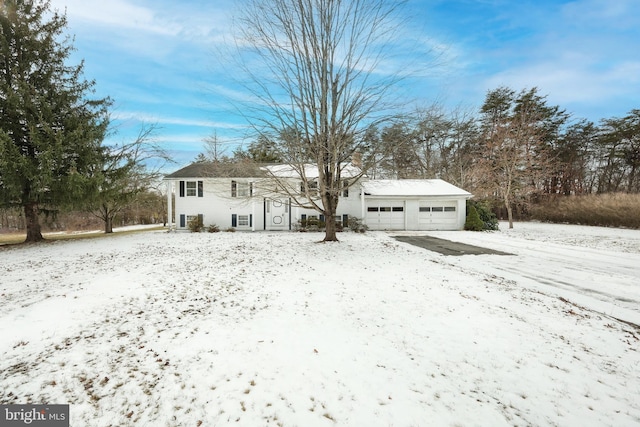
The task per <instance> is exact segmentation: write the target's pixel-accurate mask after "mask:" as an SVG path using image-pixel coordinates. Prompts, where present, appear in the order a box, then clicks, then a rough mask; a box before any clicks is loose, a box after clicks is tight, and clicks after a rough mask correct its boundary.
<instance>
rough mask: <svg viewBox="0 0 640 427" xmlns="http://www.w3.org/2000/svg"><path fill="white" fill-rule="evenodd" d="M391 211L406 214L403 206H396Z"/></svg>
mask: <svg viewBox="0 0 640 427" xmlns="http://www.w3.org/2000/svg"><path fill="white" fill-rule="evenodd" d="M391 210H392V211H393V212H404V208H403V207H402V206H394V207H393V208H391Z"/></svg>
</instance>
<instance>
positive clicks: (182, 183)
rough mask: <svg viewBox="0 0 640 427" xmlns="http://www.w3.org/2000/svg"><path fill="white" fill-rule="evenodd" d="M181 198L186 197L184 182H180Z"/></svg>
mask: <svg viewBox="0 0 640 427" xmlns="http://www.w3.org/2000/svg"><path fill="white" fill-rule="evenodd" d="M180 197H184V181H180Z"/></svg>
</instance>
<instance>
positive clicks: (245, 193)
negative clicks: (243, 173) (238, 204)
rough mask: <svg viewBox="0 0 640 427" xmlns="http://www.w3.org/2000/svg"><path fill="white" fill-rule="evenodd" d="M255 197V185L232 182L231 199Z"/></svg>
mask: <svg viewBox="0 0 640 427" xmlns="http://www.w3.org/2000/svg"><path fill="white" fill-rule="evenodd" d="M249 196H253V183H252V182H241V181H231V197H249Z"/></svg>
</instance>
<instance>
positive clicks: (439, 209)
mask: <svg viewBox="0 0 640 427" xmlns="http://www.w3.org/2000/svg"><path fill="white" fill-rule="evenodd" d="M442 211H444V208H443V207H442V206H434V207H432V208H431V212H442Z"/></svg>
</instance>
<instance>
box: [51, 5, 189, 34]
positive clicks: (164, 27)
mask: <svg viewBox="0 0 640 427" xmlns="http://www.w3.org/2000/svg"><path fill="white" fill-rule="evenodd" d="M51 4H52V6H53V7H54V8H57V9H58V10H60V11H64V10H66V12H67V16H69V18H70V19H71V20H74V21H83V22H89V23H91V24H94V25H95V24H98V25H104V26H109V27H119V28H124V29H135V30H141V31H147V32H152V33H157V34H166V35H175V34H178V33H179V32H180V31H181V27H180V26H178V25H176V24H175V23H171V22H168V21H161V20H159V19H158V16H157V14H156V13H155V12H154V11H153V10H152V9H149V8H146V7H142V6H138V5H134V4H132V3H131V2H128V1H126V0H109V1H102V0H52V1H51Z"/></svg>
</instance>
